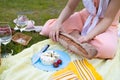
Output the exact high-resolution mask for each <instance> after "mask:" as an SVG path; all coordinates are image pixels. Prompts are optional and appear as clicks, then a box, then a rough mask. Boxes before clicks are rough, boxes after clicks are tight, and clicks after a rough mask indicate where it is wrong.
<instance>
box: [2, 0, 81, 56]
mask: <svg viewBox="0 0 120 80" xmlns="http://www.w3.org/2000/svg"><path fill="white" fill-rule="evenodd" d="M66 2H67V0H35V1H34V0H0V22H9V25H10V26H11V27H12V28H14V26H15V24H14V23H13V20H14V19H15V18H16V17H17V15H18V14H19V13H24V14H25V15H27V17H28V18H29V19H31V20H34V21H35V25H44V23H45V22H46V21H47V20H48V19H51V18H57V17H58V15H59V13H60V12H61V10H62V9H63V7H64V6H65V4H66ZM81 8H83V6H82V5H81V4H80V5H79V7H78V8H77V9H76V10H78V9H81ZM23 33H25V34H27V35H30V36H32V40H31V41H30V43H29V44H28V45H27V46H22V45H20V44H16V43H14V42H13V41H11V42H10V43H9V44H8V45H7V46H6V48H7V51H10V50H13V54H17V53H19V52H20V51H22V50H23V49H25V48H27V47H30V46H31V45H32V44H35V43H37V42H39V41H42V40H45V39H47V37H45V36H41V35H39V33H36V32H23ZM4 48H5V46H4V45H2V52H4Z"/></svg>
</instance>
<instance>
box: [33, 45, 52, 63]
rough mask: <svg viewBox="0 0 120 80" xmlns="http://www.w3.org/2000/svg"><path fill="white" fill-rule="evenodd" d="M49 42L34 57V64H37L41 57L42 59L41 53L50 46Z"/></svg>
mask: <svg viewBox="0 0 120 80" xmlns="http://www.w3.org/2000/svg"><path fill="white" fill-rule="evenodd" d="M49 46H50V45H49V44H47V45H45V46H44V47H43V48H42V49H41V50H40V52H38V54H37V55H36V56H35V58H33V61H32V62H33V64H35V63H36V62H37V61H38V60H39V59H40V55H41V53H43V52H45V51H46V50H47V49H48V48H49Z"/></svg>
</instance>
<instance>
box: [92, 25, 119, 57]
mask: <svg viewBox="0 0 120 80" xmlns="http://www.w3.org/2000/svg"><path fill="white" fill-rule="evenodd" d="M90 44H92V45H93V46H95V47H96V49H97V50H98V54H97V55H96V57H99V58H113V57H114V56H115V54H116V51H117V44H118V35H117V27H115V26H114V27H110V28H109V29H108V30H107V31H106V32H104V33H102V34H100V35H98V36H96V37H95V38H94V40H92V41H91V42H90Z"/></svg>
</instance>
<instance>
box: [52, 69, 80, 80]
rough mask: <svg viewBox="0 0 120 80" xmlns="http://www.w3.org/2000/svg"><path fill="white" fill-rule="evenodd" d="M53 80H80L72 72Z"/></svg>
mask: <svg viewBox="0 0 120 80" xmlns="http://www.w3.org/2000/svg"><path fill="white" fill-rule="evenodd" d="M51 80H79V79H78V78H77V75H75V74H74V73H73V72H72V71H66V72H64V73H62V74H60V75H59V76H55V77H53V78H52V79H51Z"/></svg>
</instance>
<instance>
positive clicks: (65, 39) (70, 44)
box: [58, 33, 97, 59]
mask: <svg viewBox="0 0 120 80" xmlns="http://www.w3.org/2000/svg"><path fill="white" fill-rule="evenodd" d="M58 42H59V43H60V44H61V45H62V46H64V47H65V48H66V49H68V50H71V51H72V52H73V53H75V54H77V55H80V56H84V57H86V58H88V59H91V58H93V57H95V56H96V55H97V50H96V49H95V47H94V46H92V45H90V44H89V43H79V41H78V40H77V39H75V38H74V37H72V36H71V35H69V34H67V33H60V35H59V40H58Z"/></svg>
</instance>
